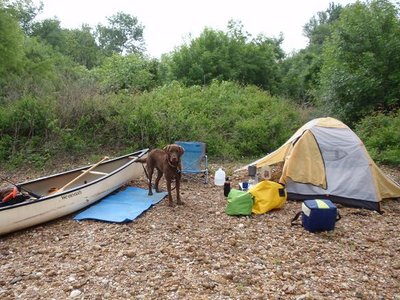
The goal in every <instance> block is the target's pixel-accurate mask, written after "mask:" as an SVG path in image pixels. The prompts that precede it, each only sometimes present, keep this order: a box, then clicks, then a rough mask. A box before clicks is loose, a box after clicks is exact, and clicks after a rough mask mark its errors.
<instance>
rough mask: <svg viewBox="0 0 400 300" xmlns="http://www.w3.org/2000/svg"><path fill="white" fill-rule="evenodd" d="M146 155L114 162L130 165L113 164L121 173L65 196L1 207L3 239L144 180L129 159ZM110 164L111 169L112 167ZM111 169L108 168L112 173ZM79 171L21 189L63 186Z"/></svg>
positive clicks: (139, 168)
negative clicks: (130, 183) (62, 183)
mask: <svg viewBox="0 0 400 300" xmlns="http://www.w3.org/2000/svg"><path fill="white" fill-rule="evenodd" d="M146 152H147V149H145V150H142V151H141V152H135V153H132V154H129V155H126V156H123V157H120V158H117V159H114V161H115V162H117V161H118V160H121V159H124V160H126V161H127V163H126V164H125V163H114V164H115V166H118V169H116V170H114V171H112V172H110V173H106V174H104V175H102V176H97V177H98V178H97V179H93V180H90V181H88V180H85V181H83V182H82V183H83V184H81V183H77V185H75V186H73V187H71V189H69V190H66V191H63V192H62V193H56V194H53V195H52V194H50V195H48V196H44V197H41V198H40V199H33V200H28V201H26V202H23V203H19V204H17V205H12V206H10V207H7V206H6V207H1V208H0V235H3V234H7V233H10V232H14V231H17V230H20V229H24V228H27V227H31V226H34V225H38V224H41V223H44V222H47V221H50V220H54V219H57V218H59V217H62V216H65V215H68V214H71V213H74V212H76V211H78V210H80V209H82V208H85V207H86V206H89V205H91V204H93V203H95V202H96V201H98V200H100V199H102V198H103V197H105V196H107V195H109V194H110V193H112V192H113V191H115V190H117V189H118V188H120V187H121V186H122V185H123V184H125V183H127V182H128V181H130V180H132V179H135V178H138V177H139V176H142V175H143V174H144V172H143V167H142V165H141V164H140V163H135V162H134V161H135V160H136V159H127V157H137V158H139V157H141V156H143V155H144V154H145V153H146ZM106 163H107V162H106ZM111 164H112V163H110V167H112V166H111ZM110 167H107V168H108V169H109V168H110ZM104 168H106V167H104ZM77 170H78V172H76V171H75V172H72V171H71V172H66V173H62V174H56V175H53V176H49V177H44V178H41V179H39V180H37V181H33V182H27V183H24V184H21V186H24V187H25V186H26V187H29V188H30V189H29V190H30V191H34V188H35V187H38V189H39V190H40V187H41V186H45V185H46V184H47V185H48V186H49V184H50V183H51V184H52V183H53V182H61V179H62V178H70V177H71V175H70V174H69V173H72V174H79V170H81V169H77ZM83 170H84V169H83ZM80 172H82V170H81V171H80ZM74 176H75V175H74ZM95 177H96V176H94V177H93V178H95ZM82 180H83V179H82ZM64 181H65V179H64ZM35 192H36V191H35Z"/></svg>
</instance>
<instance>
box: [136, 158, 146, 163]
mask: <svg viewBox="0 0 400 300" xmlns="http://www.w3.org/2000/svg"><path fill="white" fill-rule="evenodd" d="M135 162H139V163H142V164H145V163H146V162H147V157H141V158H138V159H137V160H135Z"/></svg>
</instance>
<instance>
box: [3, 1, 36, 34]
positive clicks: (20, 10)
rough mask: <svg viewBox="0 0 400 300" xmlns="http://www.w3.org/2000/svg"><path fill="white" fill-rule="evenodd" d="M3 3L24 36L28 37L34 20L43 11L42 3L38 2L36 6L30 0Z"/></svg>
mask: <svg viewBox="0 0 400 300" xmlns="http://www.w3.org/2000/svg"><path fill="white" fill-rule="evenodd" d="M4 3H5V7H6V8H7V10H8V12H9V13H10V14H11V15H12V16H13V17H14V18H15V19H16V20H18V22H19V24H20V25H21V28H22V29H23V31H24V32H25V34H26V35H30V33H31V30H32V25H33V23H34V19H35V18H36V16H37V15H38V14H39V13H41V12H42V10H43V3H42V2H41V1H40V2H39V4H38V5H36V4H35V3H33V1H32V0H14V1H10V0H5V1H4Z"/></svg>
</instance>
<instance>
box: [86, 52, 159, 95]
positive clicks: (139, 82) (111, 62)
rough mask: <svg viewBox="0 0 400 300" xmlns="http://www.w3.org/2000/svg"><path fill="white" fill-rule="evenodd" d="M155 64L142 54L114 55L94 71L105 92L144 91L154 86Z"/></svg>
mask: <svg viewBox="0 0 400 300" xmlns="http://www.w3.org/2000/svg"><path fill="white" fill-rule="evenodd" d="M153 67H154V66H153V62H152V61H148V60H147V59H145V58H144V57H142V56H141V55H140V54H128V55H126V56H122V55H120V54H113V55H112V56H111V57H108V58H106V59H105V60H104V62H103V64H102V65H101V66H100V67H98V68H96V69H94V70H93V74H95V76H96V78H97V79H98V81H99V82H100V85H101V87H102V89H103V90H104V91H105V92H113V93H117V92H119V91H122V90H125V91H144V90H146V89H150V88H151V87H153V86H154V81H153V79H154V74H153V73H152V68H153Z"/></svg>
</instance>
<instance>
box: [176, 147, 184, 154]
mask: <svg viewBox="0 0 400 300" xmlns="http://www.w3.org/2000/svg"><path fill="white" fill-rule="evenodd" d="M178 149H179V155H180V156H182V155H183V153H185V149H183V147H182V146H178Z"/></svg>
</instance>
